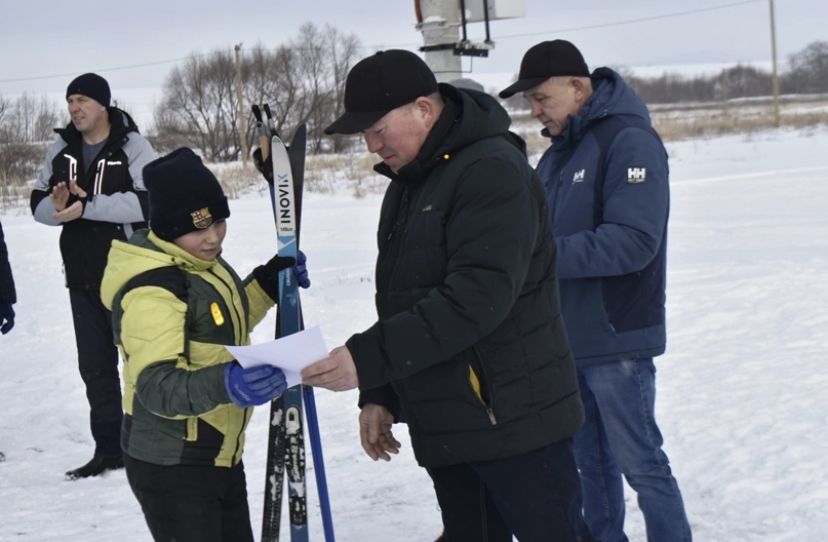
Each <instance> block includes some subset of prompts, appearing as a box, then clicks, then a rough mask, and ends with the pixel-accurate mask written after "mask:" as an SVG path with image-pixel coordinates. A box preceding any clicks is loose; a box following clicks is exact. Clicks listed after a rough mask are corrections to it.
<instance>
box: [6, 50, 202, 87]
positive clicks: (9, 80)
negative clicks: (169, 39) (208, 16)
mask: <svg viewBox="0 0 828 542" xmlns="http://www.w3.org/2000/svg"><path fill="white" fill-rule="evenodd" d="M193 56H196V57H198V56H205V55H203V54H202V55H188V56H186V57H181V58H170V59H167V60H156V61H153V62H143V63H141V64H130V65H129V66H116V67H114V68H98V69H95V70H92V71H94V72H96V73H99V72H113V71H118V70H131V69H134V68H145V67H147V66H159V65H162V64H172V63H173V62H181V61H182V60H187V59H189V58H192V57H193ZM77 74H78V72H77V71H74V72H70V73H56V74H52V75H35V76H32V77H17V78H14V79H0V83H20V82H22V81H38V80H41V79H53V78H57V77H73V76H75V75H77Z"/></svg>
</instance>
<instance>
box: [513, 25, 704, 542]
mask: <svg viewBox="0 0 828 542" xmlns="http://www.w3.org/2000/svg"><path fill="white" fill-rule="evenodd" d="M518 92H522V93H523V96H524V97H525V98H526V99H527V100H528V102H529V105H530V106H531V108H532V116H533V117H535V118H536V119H537V120H538V121H540V122H541V123H542V124H543V125H544V130H543V131H542V133H543V134H544V135H545V136H547V137H550V138H551V140H552V144H551V146H550V147H549V149H548V150H547V151H546V152H545V153H544V155H543V156H542V158H541V160H540V162H539V164H538V166H537V171H538V175H539V176H540V178H541V181H542V182H543V183H544V185H545V189H546V193H547V200H548V202H549V209H550V212H551V215H552V231H553V235H554V237H555V242H556V244H557V246H558V260H557V271H558V278H559V280H560V289H561V304H562V310H563V315H564V321H565V324H566V330H567V333H568V336H569V340H570V344H571V348H572V351H573V354H574V356H575V359H576V365H577V368H578V379H579V384H580V387H581V393H582V398H583V401H584V408H585V412H586V422H585V425H584V426H583V428H582V429H581V430H580V431H579V432H578V433H577V434H576V436H575V455H576V461H577V464H578V468H579V470H580V473H581V483H582V486H583V497H584V512H585V514H584V515H585V517H586V520H587V524H588V525H589V527H590V530H591V531H592V533H593V534H594V535H595V536H596V537H597V538H598V539H599V540H602V541H604V542H617V541H625V540H627V537H626V536H625V535H624V531H623V526H624V495H623V492H624V487H623V481H622V474H623V475H624V476H625V477H626V479H627V482H628V483H629V484H630V486H631V487H632V488H633V489H634V490H635V491H636V492H637V493H638V502H639V506H640V508H641V510H642V512H643V514H644V519H645V522H646V525H647V537H648V540H650V541H651V542H660V541H666V540H683V541H686V540H690V539H691V534H690V527H689V525H688V522H687V516H686V514H685V511H684V504H683V502H682V497H681V493H680V491H679V488H678V484H677V482H676V480H675V478H674V477H673V475H672V473H671V470H670V465H669V461H668V459H667V456H666V454H665V453H664V452H663V451H662V448H661V447H662V443H663V440H662V437H661V433H660V432H659V429H658V426H657V425H656V421H655V416H654V406H655V367H654V365H653V357H654V356H658V355H660V354H662V353H664V349H665V343H666V333H665V322H664V320H665V318H664V302H665V267H666V252H665V249H666V243H667V217H668V214H669V187H668V175H669V172H668V167H667V153H666V151H665V149H664V145H663V144H662V142H661V140H660V138H659V137H658V134H656V133H655V131H654V130H653V129H652V126H651V123H650V117H649V113H648V111H647V107H646V105H645V104H644V103H643V102H642V100H641V99H640V98H639V97H638V96H637V95H636V94H635V93H634V92H633V90H632V89H631V88H630V87H629V86H627V84H626V83H625V82H624V80H623V79H622V78H621V77H620V76H619V75H618V74H617V73H615V72H614V71H612V70H610V69H609V68H598V69H596V70H595V71H594V72H592V74H590V72H589V70H588V69H587V65H586V62H584V59H583V56H582V55H581V53H580V51H578V49H577V48H576V47H575V46H574V45H573V44H571V43H569V42H567V41H564V40H554V41H546V42H542V43H539V44H537V45H535V46H534V47H532V48H530V49H529V50H528V51H527V52H526V54H525V55H524V57H523V60H522V62H521V67H520V72H519V76H518V81H517V82H516V83H514V84H513V85H511V86H509V87H508V88H506V89H504V90H503V91H502V92H501V93H500V96H501V97H502V98H508V97H509V96H512V95H513V94H516V93H518Z"/></svg>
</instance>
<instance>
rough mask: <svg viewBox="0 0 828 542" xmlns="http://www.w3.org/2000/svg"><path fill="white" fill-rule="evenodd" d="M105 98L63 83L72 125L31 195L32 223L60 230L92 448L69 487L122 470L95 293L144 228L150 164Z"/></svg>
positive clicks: (101, 92)
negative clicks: (122, 247)
mask: <svg viewBox="0 0 828 542" xmlns="http://www.w3.org/2000/svg"><path fill="white" fill-rule="evenodd" d="M110 97H111V94H110V90H109V84H108V83H107V82H106V80H105V79H104V78H103V77H101V76H100V75H97V74H94V73H85V74H83V75H79V76H78V77H76V78H75V79H73V80H72V82H71V83H69V86H68V87H67V88H66V104H67V108H68V110H69V115H70V116H71V122H70V123H69V124H67V125H66V127H65V128H62V129H58V130H55V131H56V132H57V133H58V137H57V138H55V142H54V143H53V144H52V146H51V147H50V148H49V151H48V152H47V153H46V159H45V160H44V163H43V167H42V168H41V170H40V174H39V175H38V177H37V180H36V181H35V186H34V189H33V190H32V195H31V208H32V214H33V215H34V218H35V220H37V221H38V222H40V223H42V224H46V225H48V226H61V228H62V230H61V233H60V253H61V256H62V257H63V271H64V274H65V278H66V287H67V288H69V302H70V303H71V305H72V319H73V321H74V324H75V342H76V344H77V348H78V368H79V370H80V375H81V378H82V379H83V383H84V385H85V386H86V397H87V400H88V401H89V423H90V428H91V430H92V437H93V438H94V440H95V452H94V455H93V457H92V459H91V460H90V461H89V462H88V463H86V464H85V465H83V466H81V467H78V468H76V469H72V470H70V471H68V472H67V473H66V476H67V477H68V478H69V479H72V480H74V479H78V478H86V477H89V476H97V475H99V474H101V473H103V472H105V471H107V470H111V469H117V468H121V467H123V458H122V456H121V447H120V434H121V420H122V417H123V413H122V411H121V384H120V379H119V377H118V351H117V350H116V348H115V344H114V340H113V333H112V316H111V314H110V312H109V311H108V310H107V309H106V308H105V307H104V306H103V304H102V303H101V296H100V287H101V278H102V277H103V271H104V267H106V258H107V255H108V254H109V247H110V245H111V244H112V241H113V240H118V241H126V240H127V239H128V238H129V236H130V235H132V232H133V231H135V230H136V229H138V228H145V227H146V216H147V196H146V188H144V181H143V177H142V170H143V168H144V166H145V165H146V164H147V163H148V162H150V161H151V160H152V159H153V158H155V153H154V152H153V150H152V147H151V146H150V144H149V143H148V142H147V140H146V139H144V138H143V137H142V136H141V135H140V134H139V133H138V128H137V127H136V126H135V123H134V122H133V121H132V118H131V117H130V116H129V115H128V114H127V113H126V112H125V111H122V110H121V109H118V108H117V107H111V106H110V105H109V101H110Z"/></svg>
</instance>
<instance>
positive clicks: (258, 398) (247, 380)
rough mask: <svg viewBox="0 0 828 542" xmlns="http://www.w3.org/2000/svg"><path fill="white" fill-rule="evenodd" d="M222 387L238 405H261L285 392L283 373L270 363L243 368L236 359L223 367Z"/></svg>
mask: <svg viewBox="0 0 828 542" xmlns="http://www.w3.org/2000/svg"><path fill="white" fill-rule="evenodd" d="M224 387H225V389H227V395H229V396H230V400H231V401H233V402H234V403H236V404H237V405H239V406H240V407H243V408H247V407H252V406H255V405H263V404H265V403H267V402H269V401H272V400H273V399H275V398H276V397H279V396H280V395H282V394H283V393H284V392H285V389H286V388H287V382H285V373H283V372H282V370H281V369H278V368H276V367H273V366H272V365H260V366H258V367H250V368H249V369H245V368H243V367H242V366H241V365H239V362H238V361H233V362H232V363H229V364H228V365H227V367H225V368H224Z"/></svg>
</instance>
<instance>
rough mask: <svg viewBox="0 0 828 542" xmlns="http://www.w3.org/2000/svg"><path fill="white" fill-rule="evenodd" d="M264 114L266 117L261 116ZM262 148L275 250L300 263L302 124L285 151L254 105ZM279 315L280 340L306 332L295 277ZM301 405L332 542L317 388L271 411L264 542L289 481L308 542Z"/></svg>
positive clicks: (296, 533) (287, 284)
mask: <svg viewBox="0 0 828 542" xmlns="http://www.w3.org/2000/svg"><path fill="white" fill-rule="evenodd" d="M262 112H264V114H265V116H264V117H263V116H262ZM253 116H254V117H255V119H256V130H257V133H258V137H259V148H258V149H257V150H256V151H255V152H254V156H253V158H254V161H255V162H256V167H257V168H258V169H259V171H261V172H262V175H263V176H264V178H265V180H267V183H268V187H269V189H270V201H271V206H272V209H273V218H274V220H275V222H276V237H277V247H278V253H279V255H280V256H288V257H292V258H297V256H298V255H299V231H300V225H301V215H302V188H303V179H304V171H305V146H306V128H305V125H304V124H302V125H300V126H299V128H298V129H297V130H296V133H295V134H294V135H293V139H292V140H291V143H290V146H289V147H287V146H286V145H285V143H284V142H283V141H282V139H281V138H280V137H279V135H278V134H277V133H276V130H275V127H274V123H273V116H272V114H271V111H270V107H269V106H268V105H267V104H264V105H262V107H261V108H260V107H259V106H258V105H253ZM277 311H278V312H277V313H276V337H277V338H278V337H284V336H287V335H290V334H292V333H296V332H297V331H300V330H302V329H304V322H303V320H302V304H301V301H300V299H299V287H298V284H297V283H296V279H295V277H294V276H293V272H292V270H290V269H286V270H284V271H281V272H280V273H279V304H278V309H277ZM303 403H304V408H305V409H306V410H307V412H306V418H307V421H308V431H309V435H310V439H311V452H312V454H313V465H314V472H315V473H316V484H317V489H318V492H319V504H320V508H321V512H322V522H323V527H324V532H325V540H326V542H334V534H333V519H332V516H331V509H330V501H329V498H328V489H327V482H326V480H325V466H324V461H323V458H322V441H321V437H320V434H319V423H318V418H317V415H316V402H315V400H314V396H313V388H310V387H306V386H302V385H301V384H300V385H298V386H294V387H292V388H288V389H287V391H286V392H285V393H284V394H283V395H282V396H281V397H279V398H278V399H276V400H274V401H273V402H272V403H271V406H270V429H269V431H268V449H267V467H266V468H267V471H266V476H265V494H264V512H263V517H262V538H261V540H262V542H278V540H279V528H280V524H281V511H282V495H283V493H284V489H283V483H284V478H285V476H287V480H288V495H289V497H288V509H289V517H290V539H291V541H292V542H307V540H308V514H307V499H306V484H305V443H304V429H303V428H304V419H303Z"/></svg>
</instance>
